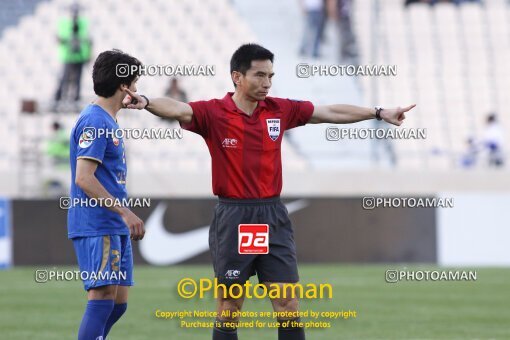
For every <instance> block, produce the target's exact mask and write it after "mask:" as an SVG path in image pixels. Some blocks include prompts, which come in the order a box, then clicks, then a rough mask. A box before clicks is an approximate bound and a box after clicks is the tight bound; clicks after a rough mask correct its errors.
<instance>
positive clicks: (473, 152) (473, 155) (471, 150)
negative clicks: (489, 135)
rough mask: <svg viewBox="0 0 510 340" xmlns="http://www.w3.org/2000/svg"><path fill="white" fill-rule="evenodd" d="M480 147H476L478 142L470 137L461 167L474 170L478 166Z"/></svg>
mask: <svg viewBox="0 0 510 340" xmlns="http://www.w3.org/2000/svg"><path fill="white" fill-rule="evenodd" d="M479 151H480V150H479V147H478V146H477V145H476V141H475V139H474V138H473V137H469V138H468V139H467V140H466V151H465V153H464V154H463V155H462V158H461V161H460V162H461V164H460V165H461V167H463V168H473V167H474V166H476V163H477V160H478V153H479Z"/></svg>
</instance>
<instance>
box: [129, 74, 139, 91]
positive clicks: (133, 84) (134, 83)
mask: <svg viewBox="0 0 510 340" xmlns="http://www.w3.org/2000/svg"><path fill="white" fill-rule="evenodd" d="M138 79H140V77H136V78H135V80H133V81H132V82H131V85H129V90H131V91H132V92H136V83H137V82H138Z"/></svg>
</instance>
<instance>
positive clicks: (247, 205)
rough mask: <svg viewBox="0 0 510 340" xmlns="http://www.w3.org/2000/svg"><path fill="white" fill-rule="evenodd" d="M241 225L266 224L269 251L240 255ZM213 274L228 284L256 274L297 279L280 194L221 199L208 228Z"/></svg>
mask: <svg viewBox="0 0 510 340" xmlns="http://www.w3.org/2000/svg"><path fill="white" fill-rule="evenodd" d="M240 224H268V225H269V253H268V254H239V249H238V227H239V225H240ZM209 248H210V250H211V255H212V259H213V266H214V273H215V277H216V278H217V279H218V282H219V283H223V284H225V285H226V286H230V285H231V284H234V283H239V284H244V283H245V282H246V281H247V280H248V279H249V278H250V277H251V276H252V275H255V274H257V276H258V279H259V282H260V283H262V282H284V283H295V282H298V281H299V275H298V268H297V257H296V245H295V242H294V235H293V230H292V224H291V222H290V219H289V215H288V211H287V208H286V207H285V205H284V204H283V203H282V202H281V201H280V198H279V197H272V198H266V199H229V198H220V199H219V202H218V204H217V205H216V207H215V209H214V217H213V221H212V223H211V229H210V231H209Z"/></svg>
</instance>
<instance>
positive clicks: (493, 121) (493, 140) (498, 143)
mask: <svg viewBox="0 0 510 340" xmlns="http://www.w3.org/2000/svg"><path fill="white" fill-rule="evenodd" d="M503 140H504V136H503V128H502V127H501V125H500V124H499V122H498V120H497V117H496V114H495V113H490V114H489V115H488V116H487V125H486V128H485V132H484V138H483V145H484V147H485V148H486V149H487V151H488V165H489V167H495V168H499V167H502V166H503V165H504V155H503Z"/></svg>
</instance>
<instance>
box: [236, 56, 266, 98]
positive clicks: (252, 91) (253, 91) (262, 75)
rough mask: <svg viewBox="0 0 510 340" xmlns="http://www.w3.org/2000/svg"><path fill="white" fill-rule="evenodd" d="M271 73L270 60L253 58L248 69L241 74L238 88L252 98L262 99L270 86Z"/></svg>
mask: <svg viewBox="0 0 510 340" xmlns="http://www.w3.org/2000/svg"><path fill="white" fill-rule="evenodd" d="M273 75H274V73H273V63H272V62H271V60H253V61H252V62H251V67H250V69H249V70H247V71H246V74H245V75H241V77H240V83H239V85H238V86H237V87H238V90H240V91H241V93H242V94H244V95H245V96H247V97H249V98H251V99H253V100H257V101H258V100H264V99H266V96H267V94H268V93H269V89H270V88H271V78H272V77H273Z"/></svg>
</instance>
